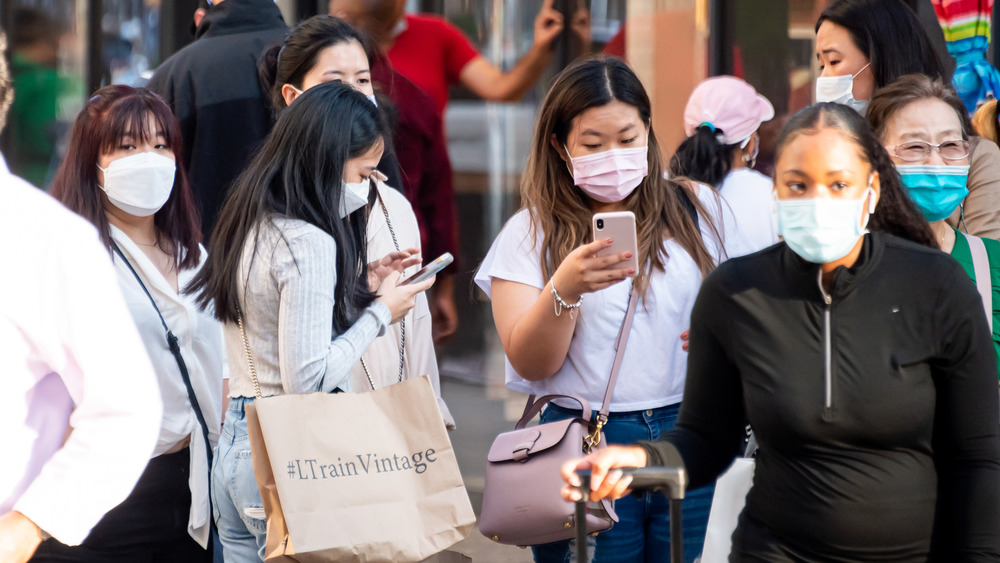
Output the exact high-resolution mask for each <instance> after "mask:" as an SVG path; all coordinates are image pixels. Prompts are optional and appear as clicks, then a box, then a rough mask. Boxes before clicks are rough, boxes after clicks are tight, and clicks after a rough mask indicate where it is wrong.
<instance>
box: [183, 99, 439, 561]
mask: <svg viewBox="0 0 1000 563" xmlns="http://www.w3.org/2000/svg"><path fill="white" fill-rule="evenodd" d="M387 131H388V127H387V125H386V123H385V121H384V120H383V119H382V116H381V114H380V113H379V112H378V110H377V109H376V108H375V106H373V105H372V104H371V102H370V101H368V100H367V99H366V98H365V96H364V95H363V94H361V93H359V92H357V91H356V90H354V89H353V88H351V87H349V86H346V85H343V84H320V85H318V86H316V87H314V88H310V89H309V91H308V92H306V93H305V94H303V95H302V96H301V97H300V98H299V99H298V100H296V101H295V103H294V104H293V105H292V106H291V107H290V108H288V109H287V110H285V111H283V112H282V113H281V116H280V117H279V118H278V121H277V123H276V124H275V126H274V129H273V130H272V131H271V133H270V134H269V135H268V137H267V140H266V141H265V142H264V145H263V146H262V147H261V149H260V150H259V151H258V153H257V155H256V156H255V157H254V159H253V160H252V161H251V163H250V165H249V166H248V167H247V169H246V170H245V171H244V173H243V174H241V175H240V177H239V179H237V181H236V183H235V184H233V187H232V188H231V189H230V191H229V195H228V199H227V201H226V204H225V205H224V206H223V208H222V213H221V214H220V216H219V222H218V223H217V224H216V227H215V229H216V230H215V232H214V234H213V236H212V240H211V243H210V245H209V250H210V251H211V252H210V254H209V259H208V261H207V262H206V263H205V267H204V268H203V269H202V271H201V272H199V274H198V276H196V277H195V279H194V280H193V281H192V283H191V285H190V286H189V290H190V291H195V292H198V296H199V300H200V302H201V303H203V304H204V305H206V306H207V305H208V304H209V303H213V304H214V307H215V314H216V316H217V317H218V319H219V320H221V321H222V322H223V333H224V336H225V339H226V351H227V356H228V360H229V373H230V377H229V394H230V397H231V401H230V403H229V408H228V410H227V412H226V418H225V422H224V424H223V427H222V439H221V440H220V446H219V452H218V455H217V456H216V461H215V465H214V468H213V476H212V496H213V499H214V501H215V508H216V514H217V515H218V516H217V520H216V522H217V524H218V529H219V536H220V538H221V540H222V545H223V549H224V553H225V558H226V560H227V561H240V562H246V561H257V560H263V552H264V542H265V539H266V525H267V522H266V520H265V518H264V510H263V509H262V508H261V506H262V504H261V498H260V493H259V491H258V489H257V481H256V479H255V478H254V474H253V466H252V464H251V456H250V445H249V441H248V435H247V426H246V419H245V407H246V405H247V404H250V403H251V402H253V401H254V399H255V397H256V396H257V395H258V394H259V395H260V396H263V397H269V396H274V395H283V394H304V393H314V392H320V391H322V392H327V393H329V392H334V391H336V390H338V389H339V390H344V391H350V390H351V386H350V372H351V367H352V366H353V365H354V364H356V363H357V362H358V361H359V359H360V356H361V352H362V351H364V350H365V349H366V348H368V346H369V345H370V344H371V343H372V341H373V340H374V339H375V337H376V336H377V335H378V334H380V333H382V332H383V331H385V330H386V329H387V327H388V326H389V325H391V324H393V323H397V322H399V321H400V319H402V318H403V317H404V316H405V315H406V314H407V313H408V312H409V311H410V310H411V309H412V308H413V306H414V304H415V296H416V294H418V293H420V292H422V291H426V290H427V289H428V288H430V286H431V285H432V284H433V279H430V280H427V281H426V282H422V283H414V284H410V285H397V282H398V281H399V273H398V272H391V273H389V274H388V275H387V276H386V277H385V279H384V280H382V281H381V283H380V284H379V285H378V287H377V288H376V289H374V290H373V289H371V288H370V287H369V279H368V272H369V269H368V265H367V263H366V260H365V256H366V236H365V231H366V220H365V217H364V216H362V215H361V214H358V213H354V211H356V210H357V209H358V208H359V203H358V202H351V201H350V200H348V199H347V193H346V192H347V188H346V185H347V184H359V183H363V182H365V181H367V180H369V179H370V177H371V176H372V175H373V174H374V173H375V169H376V165H377V164H378V161H379V159H380V158H381V156H382V151H383V147H384V146H385V143H386V140H385V139H386V135H387ZM247 354H249V355H250V357H251V358H252V359H253V364H254V366H255V367H256V378H254V377H252V372H251V368H250V362H249V360H248V356H247Z"/></svg>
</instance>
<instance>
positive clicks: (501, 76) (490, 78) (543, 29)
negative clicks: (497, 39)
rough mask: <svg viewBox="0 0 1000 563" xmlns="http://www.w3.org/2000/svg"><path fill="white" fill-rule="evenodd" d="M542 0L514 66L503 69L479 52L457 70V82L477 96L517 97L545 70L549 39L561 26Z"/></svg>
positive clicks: (549, 53) (549, 2)
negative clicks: (531, 35) (532, 30)
mask: <svg viewBox="0 0 1000 563" xmlns="http://www.w3.org/2000/svg"><path fill="white" fill-rule="evenodd" d="M552 2H553V0H545V2H544V4H543V5H542V9H541V10H540V11H539V12H538V16H537V17H536V18H535V41H534V43H532V45H531V49H529V50H528V52H527V53H526V54H525V55H524V56H523V57H521V59H520V60H519V61H517V64H515V65H514V68H512V69H510V71H508V72H503V71H501V70H500V69H499V68H497V67H495V66H493V65H492V64H491V63H490V62H489V61H487V60H486V59H485V58H484V57H482V56H477V57H476V58H474V59H472V60H471V61H469V62H468V63H467V64H466V65H465V66H464V67H463V68H462V71H461V73H459V82H461V83H462V85H463V86H465V87H466V88H468V89H469V90H472V92H473V93H475V94H476V95H477V96H479V97H480V98H483V99H484V100H487V101H491V102H510V101H515V100H519V99H521V97H522V96H524V93H525V92H527V91H528V90H529V89H530V88H531V87H532V86H534V84H535V82H537V81H538V78H539V77H540V76H541V75H542V72H544V71H545V67H546V66H548V64H549V61H550V60H551V59H552V42H553V41H554V40H555V38H556V37H558V36H559V34H560V33H561V32H562V30H563V16H562V14H561V13H560V12H559V11H558V10H555V9H553V8H552Z"/></svg>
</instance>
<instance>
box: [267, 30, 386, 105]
mask: <svg viewBox="0 0 1000 563" xmlns="http://www.w3.org/2000/svg"><path fill="white" fill-rule="evenodd" d="M351 41H354V42H357V43H358V44H359V45H361V48H362V49H364V51H365V56H367V57H368V60H369V62H370V61H371V60H372V43H371V42H370V41H369V40H368V39H367V38H366V37H365V36H364V35H363V34H362V33H361V32H360V31H358V30H357V29H355V28H353V27H351V26H350V24H348V23H347V22H345V21H344V20H342V19H340V18H335V17H333V16H326V15H320V16H313V17H311V18H309V19H307V20H305V21H303V22H302V23H300V24H298V25H296V26H295V27H293V28H292V29H290V30H289V31H288V33H287V34H286V35H285V40H284V41H282V42H281V43H280V44H277V45H272V46H271V47H268V48H267V49H266V50H264V52H263V53H261V55H260V57H259V58H258V59H257V73H258V75H259V76H260V82H261V85H262V86H263V87H264V90H265V91H266V92H267V93H268V95H269V96H270V98H271V105H272V106H273V107H274V110H275V111H280V110H282V109H284V108H285V98H284V96H282V95H281V87H282V86H284V85H285V84H291V85H292V86H295V87H296V88H299V89H300V90H301V89H302V79H303V78H305V75H306V74H308V73H309V71H310V70H312V68H313V67H314V66H316V59H317V58H319V55H320V53H322V52H323V50H324V49H326V48H328V47H332V46H334V45H339V44H341V43H348V42H351Z"/></svg>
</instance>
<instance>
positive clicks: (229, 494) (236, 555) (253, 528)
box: [212, 397, 267, 563]
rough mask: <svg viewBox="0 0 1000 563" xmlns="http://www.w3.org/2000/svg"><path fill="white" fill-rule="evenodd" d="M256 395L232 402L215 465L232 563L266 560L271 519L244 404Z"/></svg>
mask: <svg viewBox="0 0 1000 563" xmlns="http://www.w3.org/2000/svg"><path fill="white" fill-rule="evenodd" d="M252 402H253V399H252V398H246V397H238V398H234V399H232V400H231V401H229V409H228V410H227V411H226V420H225V422H223V424H222V434H221V436H220V437H219V451H218V453H217V454H216V455H215V461H214V462H213V464H212V503H213V506H214V507H215V523H216V526H218V528H219V539H220V540H221V542H222V549H223V554H224V556H225V560H226V561H227V562H228V563H252V562H256V561H263V560H264V541H265V540H266V539H267V520H266V519H265V517H264V504H263V502H261V500H260V490H259V489H258V488H257V479H256V478H255V477H254V474H253V461H252V459H251V457H250V438H249V436H248V435H247V421H246V415H245V414H244V412H243V407H244V405H246V404H249V403H252Z"/></svg>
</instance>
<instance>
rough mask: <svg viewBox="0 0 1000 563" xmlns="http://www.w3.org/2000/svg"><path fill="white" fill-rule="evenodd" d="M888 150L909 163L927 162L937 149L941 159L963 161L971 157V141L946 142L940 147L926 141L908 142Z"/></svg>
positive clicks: (956, 140)
mask: <svg viewBox="0 0 1000 563" xmlns="http://www.w3.org/2000/svg"><path fill="white" fill-rule="evenodd" d="M886 148H887V149H890V150H891V151H892V152H893V154H895V155H896V157H898V158H901V159H903V160H905V161H907V162H919V161H921V160H927V159H928V158H930V156H931V153H932V152H934V149H937V151H938V153H940V154H941V158H943V159H945V160H961V159H963V158H965V157H967V156H969V141H965V140H962V139H953V140H950V141H944V142H943V143H941V144H939V145H935V144H932V143H928V142H925V141H908V142H906V143H902V144H899V145H896V146H894V147H886Z"/></svg>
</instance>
